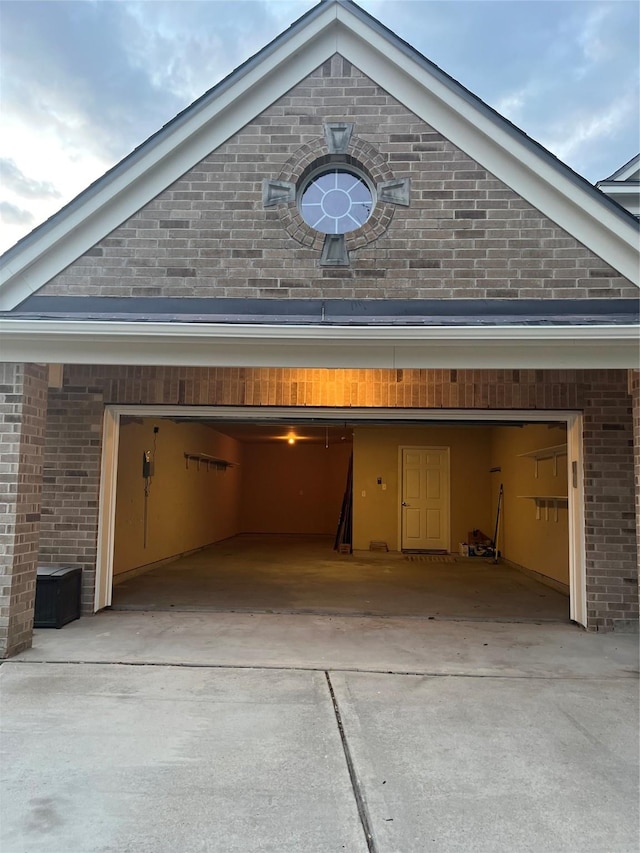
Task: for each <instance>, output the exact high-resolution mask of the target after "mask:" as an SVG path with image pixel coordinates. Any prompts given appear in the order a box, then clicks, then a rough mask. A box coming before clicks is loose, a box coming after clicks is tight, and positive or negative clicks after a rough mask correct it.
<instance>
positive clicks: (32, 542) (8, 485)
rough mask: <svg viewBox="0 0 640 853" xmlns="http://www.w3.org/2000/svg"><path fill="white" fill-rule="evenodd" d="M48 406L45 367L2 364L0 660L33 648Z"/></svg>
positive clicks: (0, 426)
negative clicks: (32, 636) (32, 632)
mask: <svg viewBox="0 0 640 853" xmlns="http://www.w3.org/2000/svg"><path fill="white" fill-rule="evenodd" d="M46 407H47V379H46V369H45V368H44V367H42V366H39V365H33V364H0V472H1V477H0V657H9V656H10V655H14V654H17V653H18V652H20V651H22V650H23V649H26V648H28V647H29V646H30V645H31V629H32V626H33V603H34V598H35V589H36V568H37V560H38V539H39V533H40V498H41V492H42V460H43V452H44V424H45V416H46Z"/></svg>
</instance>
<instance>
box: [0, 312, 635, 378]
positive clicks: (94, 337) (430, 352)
mask: <svg viewBox="0 0 640 853" xmlns="http://www.w3.org/2000/svg"><path fill="white" fill-rule="evenodd" d="M0 335H1V337H2V342H3V344H2V353H1V356H0V360H1V361H4V362H7V361H36V362H48V363H66V364H112V365H119V364H121V365H170V366H177V365H180V366H196V367H317V368H323V367H324V368H348V367H378V368H401V367H404V368H409V367H451V368H453V367H467V368H471V367H477V368H509V367H512V368H513V367H517V368H526V367H538V368H544V367H548V368H576V369H577V368H629V367H635V366H637V364H638V357H639V346H638V327H637V326H631V325H619V326H550V327H541V326H402V327H399V326H364V327H363V326H294V325H291V326H277V325H253V324H252V325H242V324H233V325H231V324H218V323H198V324H189V323H155V322H150V323H140V322H137V323H124V322H103V321H77V320H76V321H72V320H19V319H15V320H14V319H11V320H8V319H2V320H0Z"/></svg>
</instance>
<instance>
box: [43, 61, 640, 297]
mask: <svg viewBox="0 0 640 853" xmlns="http://www.w3.org/2000/svg"><path fill="white" fill-rule="evenodd" d="M340 120H348V121H351V122H354V123H355V129H354V135H353V137H352V140H351V145H350V149H349V154H350V156H352V157H353V158H354V159H355V160H356V161H357V162H358V163H361V164H362V166H363V167H364V168H365V171H368V172H369V173H370V174H372V175H373V176H374V177H375V178H376V179H379V178H385V179H389V178H391V177H395V178H400V177H402V178H404V177H409V178H411V182H412V192H411V204H410V206H409V207H408V208H404V207H394V206H393V205H385V213H384V216H383V217H382V219H381V221H382V225H383V226H384V227H382V228H381V229H380V231H381V233H380V236H377V239H375V240H374V241H373V242H369V243H366V245H362V244H363V242H365V241H364V240H362V239H360V238H361V236H362V234H361V232H363V229H359V230H358V231H355V232H353V233H352V234H351V235H350V237H349V240H348V246H349V247H350V248H351V250H352V252H351V266H350V267H349V268H346V269H345V268H332V269H326V268H325V269H323V268H321V267H320V266H319V256H320V252H319V246H320V242H321V241H319V242H318V245H316V246H309V245H307V244H306V243H308V240H306V237H308V234H307V233H305V230H304V228H301V227H300V221H299V217H298V220H296V208H295V205H286V204H285V205H281V206H280V207H279V208H277V209H267V210H265V209H264V208H263V206H262V179H263V178H276V179H285V180H293V181H298V180H299V178H300V176H301V175H302V173H303V172H304V169H305V168H306V167H307V166H308V164H309V163H310V162H312V161H313V159H314V158H317V157H322V156H324V155H326V153H327V148H326V146H325V142H324V137H323V130H322V123H323V121H340ZM377 233H378V232H377V231H376V234H377ZM305 240H306V242H305ZM357 247H359V248H357ZM39 293H40V294H42V295H44V294H48V295H93V296H96V295H102V296H129V295H134V296H160V295H162V296H201V297H224V296H227V297H241V296H246V297H273V298H287V297H307V298H356V299H360V298H362V299H364V298H381V297H397V298H434V297H435V298H440V297H441V298H450V297H459V298H473V297H478V298H499V297H523V298H543V297H545V298H549V297H557V298H563V297H564V298H566V297H571V298H587V297H589V298H606V297H610V296H611V297H619V296H623V297H630V298H636V297H637V289H636V288H635V287H634V286H633V285H631V284H630V283H629V282H628V281H627V280H626V279H624V278H622V277H621V276H619V275H618V274H617V273H616V272H615V271H614V270H612V269H611V268H610V267H609V266H608V265H607V264H606V263H604V262H603V261H602V260H600V259H599V258H597V257H596V256H595V255H594V254H593V253H592V252H591V251H589V250H588V249H587V248H585V247H584V246H582V245H581V244H579V243H578V242H577V241H576V240H575V239H574V238H573V237H571V236H569V235H568V234H567V233H566V232H564V231H563V230H562V229H561V228H559V227H558V226H557V225H556V224H555V223H554V222H552V221H550V220H549V219H548V218H547V217H545V216H544V215H542V214H541V213H539V212H538V211H537V210H536V209H534V208H533V207H532V206H531V205H530V204H529V203H528V202H527V201H526V200H524V199H522V198H520V197H519V196H518V195H516V193H514V192H513V191H512V190H510V189H509V188H508V187H507V186H506V185H505V184H503V183H502V182H501V181H499V180H497V179H496V178H495V177H494V176H493V175H491V174H489V173H488V172H487V171H486V170H485V169H483V168H482V166H481V165H480V164H478V163H476V162H475V161H473V160H472V159H471V158H469V157H468V156H467V155H466V154H465V153H464V151H462V150H460V149H459V148H457V147H456V146H454V145H453V144H452V143H451V142H449V141H448V140H447V139H445V138H444V137H443V136H442V135H441V134H439V133H438V132H437V131H436V130H434V129H433V128H432V127H430V126H428V125H427V124H425V123H424V122H422V121H420V120H418V119H417V118H416V116H414V115H413V114H412V113H410V112H409V111H408V110H407V109H406V108H405V107H404V106H402V105H401V104H399V103H398V102H397V101H395V100H394V99H393V98H391V97H390V96H389V95H388V94H387V93H386V92H384V91H383V90H382V89H380V87H378V86H377V85H376V84H375V83H374V82H372V81H371V80H369V79H367V78H366V77H364V76H363V75H362V74H361V73H360V72H359V71H358V70H357V69H356V68H354V67H353V66H351V65H350V64H349V63H347V62H346V61H343V60H342V58H341V57H338V56H337V55H336V56H335V57H334V59H333V60H332V61H329V62H328V63H326V64H325V65H324V66H322V67H321V68H319V69H318V70H317V71H316V72H314V73H313V74H312V75H311V76H310V77H308V78H307V79H306V80H304V81H302V82H301V83H300V84H299V85H298V86H296V87H295V88H293V89H292V90H291V91H290V92H289V93H288V94H287V95H286V96H284V97H283V98H280V100H278V101H277V102H276V103H274V104H273V105H272V106H271V107H269V108H268V109H267V110H266V111H265V112H264V113H263V114H262V115H260V116H259V117H258V118H256V119H255V120H254V121H252V122H250V123H249V124H248V125H246V127H244V128H243V129H242V131H240V132H239V133H237V134H236V135H235V136H233V137H232V138H231V139H229V140H228V141H227V142H226V143H225V144H223V145H222V146H220V147H219V148H218V149H217V150H215V151H213V152H212V153H211V154H210V155H209V156H208V157H206V158H205V159H204V160H203V161H202V162H201V163H200V164H199V165H198V166H197V167H195V168H193V169H191V170H190V171H189V172H188V173H187V174H185V175H184V176H183V177H182V178H181V179H180V180H178V181H176V182H175V183H174V184H173V185H172V186H171V187H169V188H168V189H167V190H166V191H165V192H162V193H161V194H160V195H159V196H157V198H155V199H154V200H153V201H151V202H150V203H149V204H147V205H146V206H145V207H144V208H143V209H142V210H141V211H140V212H139V213H137V214H136V215H134V216H133V217H131V218H130V219H129V220H128V221H127V222H125V223H123V224H122V225H121V226H120V227H119V228H116V229H115V230H114V231H113V232H112V233H111V234H109V235H108V236H107V237H105V238H104V239H103V240H101V241H100V242H99V243H97V244H96V246H95V247H93V248H92V249H90V250H89V251H88V252H87V253H86V254H85V255H84V256H83V257H82V258H80V259H79V260H78V261H76V262H75V263H73V264H71V266H69V267H68V268H67V269H66V270H64V271H63V272H62V273H61V274H59V275H58V276H56V277H55V278H54V279H52V281H51V282H50V283H48V284H47V285H46V286H45V287H44V288H42V289H41V290H40V291H39Z"/></svg>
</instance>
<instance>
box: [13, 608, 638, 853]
mask: <svg viewBox="0 0 640 853" xmlns="http://www.w3.org/2000/svg"><path fill="white" fill-rule="evenodd" d="M222 617H225V618H222ZM83 661H84V662H83ZM636 674H637V637H633V636H623V635H595V634H586V633H584V632H582V631H580V630H579V629H578V628H576V627H573V626H564V625H553V626H548V625H522V624H501V625H496V624H489V623H481V622H478V623H471V622H433V621H423V620H419V619H388V620H385V619H375V618H360V617H358V618H356V617H353V618H350V617H339V618H335V617H333V618H332V617H311V616H282V615H278V616H276V615H273V616H269V615H261V616H255V617H250V616H248V615H235V616H234V615H233V614H182V613H181V614H170V613H161V614H140V613H137V614H130V613H103V614H101V615H99V616H97V617H95V618H93V619H83V620H81V621H80V622H76V623H73V624H72V625H69V626H67V627H66V628H64V629H62V630H61V631H37V632H36V638H35V644H34V648H33V649H31V650H30V651H29V652H26V653H24V654H23V655H21V656H20V657H18V658H17V659H13V660H11V661H8V662H5V663H4V664H3V665H2V667H0V685H1V687H2V725H3V735H2V748H3V753H4V754H3V760H2V768H3V769H2V775H3V783H2V784H3V788H2V790H3V793H2V799H1V806H2V814H1V818H2V821H1V827H2V830H1V832H2V835H1V837H0V842H1V843H0V849H1V850H2V851H3V853H45V851H46V853H63V851H64V853H98V851H100V853H107V851H108V853H127V852H128V851H131V853H147V851H148V853H182V851H185V853H187V851H188V853H213V851H215V853H235V851H242V853H248V851H273V853H276V852H277V853H330V851H349V853H360V851H363V853H364V851H375V853H423V851H436V853H438V851H443V853H445V851H446V853H448V851H465V853H466V851H469V850H476V851H487V853H489V851H491V853H501V851H505V853H506V851H509V853H514V851H532V853H533V851H535V853H545V851H549V853H556V851H576V853H578V851H588V853H627V851H629V853H631V851H633V853H635V851H637V849H638V844H639V841H640V839H639V835H638V685H637V680H636Z"/></svg>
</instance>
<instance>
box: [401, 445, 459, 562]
mask: <svg viewBox="0 0 640 853" xmlns="http://www.w3.org/2000/svg"><path fill="white" fill-rule="evenodd" d="M401 518H402V545H401V547H402V548H403V549H404V550H420V551H425V550H434V551H443V550H444V551H448V550H449V544H450V543H449V448H448V447H403V448H402V512H401Z"/></svg>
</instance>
